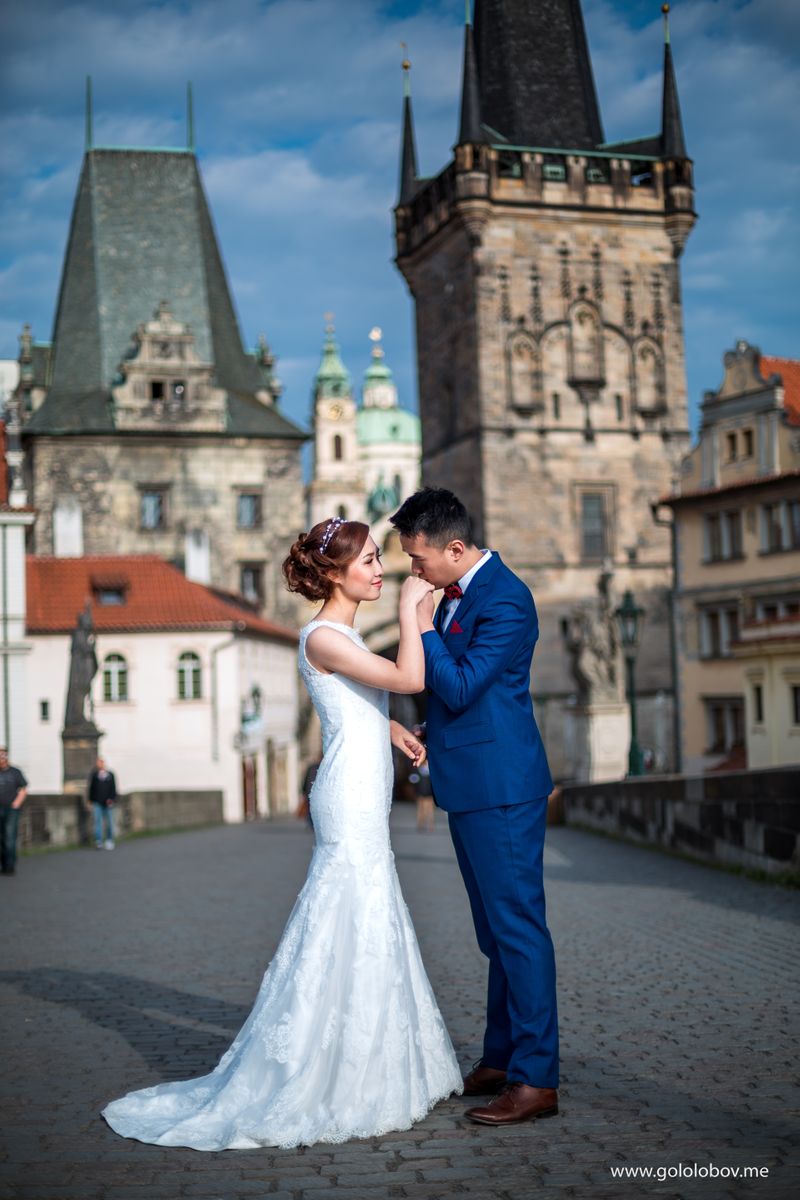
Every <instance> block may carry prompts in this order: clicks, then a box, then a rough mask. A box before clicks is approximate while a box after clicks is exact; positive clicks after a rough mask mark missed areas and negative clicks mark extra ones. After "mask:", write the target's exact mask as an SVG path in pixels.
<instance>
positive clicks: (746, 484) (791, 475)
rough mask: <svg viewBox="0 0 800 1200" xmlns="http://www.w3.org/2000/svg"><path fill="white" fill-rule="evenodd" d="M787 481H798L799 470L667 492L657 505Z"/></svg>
mask: <svg viewBox="0 0 800 1200" xmlns="http://www.w3.org/2000/svg"><path fill="white" fill-rule="evenodd" d="M787 479H800V470H796V471H781V473H780V474H779V475H750V476H748V478H747V479H736V480H734V481H733V482H732V483H724V484H722V485H721V486H719V487H704V488H695V489H694V491H691V492H667V494H666V495H664V496H659V498H658V503H659V504H664V505H668V504H680V503H681V502H682V501H684V500H699V499H700V498H701V497H703V496H722V495H724V494H725V492H735V491H738V490H739V489H740V488H755V487H760V488H764V487H767V486H770V487H772V485H773V484H776V483H784V482H785V481H786V480H787Z"/></svg>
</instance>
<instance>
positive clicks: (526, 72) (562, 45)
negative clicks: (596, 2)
mask: <svg viewBox="0 0 800 1200" xmlns="http://www.w3.org/2000/svg"><path fill="white" fill-rule="evenodd" d="M475 54H476V61H477V74H478V83H479V93H480V114H481V120H482V121H483V123H484V125H485V126H487V127H488V128H489V129H490V130H492V132H493V133H494V134H496V135H497V136H496V138H495V139H494V140H496V141H505V142H510V143H511V144H512V145H516V146H542V147H558V148H568V149H572V150H584V149H585V150H593V149H595V147H597V146H599V145H600V143H601V142H602V141H603V127H602V123H601V121H600V107H599V105H598V103H597V93H596V91H595V86H594V77H593V75H592V64H591V61H590V58H589V47H588V44H587V41H586V30H585V28H584V24H583V15H582V13H581V5H580V0H536V3H535V4H534V3H532V0H476V4H475Z"/></svg>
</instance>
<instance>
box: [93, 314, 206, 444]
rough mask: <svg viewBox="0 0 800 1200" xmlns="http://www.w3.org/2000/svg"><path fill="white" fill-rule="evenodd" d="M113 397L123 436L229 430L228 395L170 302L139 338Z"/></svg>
mask: <svg viewBox="0 0 800 1200" xmlns="http://www.w3.org/2000/svg"><path fill="white" fill-rule="evenodd" d="M111 395H112V403H113V407H114V419H115V425H116V428H117V429H118V430H155V429H163V428H164V427H169V428H172V429H175V430H178V429H180V428H185V429H191V430H192V431H193V432H203V433H218V432H220V431H222V430H224V429H225V424H226V391H225V390H224V389H223V388H220V387H216V386H215V384H214V365H213V363H210V362H203V361H202V359H201V358H200V355H199V354H198V352H197V347H196V345H195V336H194V334H193V332H192V329H191V327H190V326H189V325H187V324H186V323H184V322H181V321H177V320H176V319H175V317H174V316H173V315H172V313H171V311H170V308H169V304H168V302H167V301H166V300H163V301H162V302H161V304H160V305H159V306H158V308H157V309H156V312H155V313H154V314H153V318H152V320H150V321H147V322H144V323H142V324H141V325H139V327H138V328H137V329H136V331H135V332H134V334H133V337H132V342H131V348H130V351H129V353H128V354H127V355H126V357H125V358H124V359H123V361H122V362H121V363H120V366H119V374H118V376H117V382H115V384H114V385H113V386H112V389H111Z"/></svg>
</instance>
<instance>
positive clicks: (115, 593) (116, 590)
mask: <svg viewBox="0 0 800 1200" xmlns="http://www.w3.org/2000/svg"><path fill="white" fill-rule="evenodd" d="M94 598H95V601H96V602H97V603H98V604H102V605H105V606H111V605H114V604H124V603H125V589H124V588H121V587H104V588H98V589H97V590H96V591H95V594H94Z"/></svg>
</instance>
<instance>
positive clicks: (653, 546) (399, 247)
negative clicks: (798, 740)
mask: <svg viewBox="0 0 800 1200" xmlns="http://www.w3.org/2000/svg"><path fill="white" fill-rule="evenodd" d="M663 11H664V50H663V83H662V103H661V114H660V116H661V119H660V129H659V131H658V132H657V133H652V134H651V135H650V136H645V137H641V138H637V139H635V140H631V141H625V142H609V141H607V140H606V137H605V135H604V132H603V126H602V121H601V115H600V107H599V104H598V100H597V95H596V91H595V85H594V79H593V76H592V67H591V60H590V56H589V49H588V43H587V38H586V33H585V30H584V24H583V15H582V12H581V5H580V0H537V2H536V3H535V4H533V3H531V2H530V0H476V4H475V21H474V28H473V25H472V23H471V21H470V19H469V17H468V20H467V23H466V27H465V31H464V58H463V76H462V91H461V106H460V119H459V122H458V126H457V134H456V139H455V145H454V149H453V156H452V158H451V160H450V162H449V163H448V164H447V165H446V166H445V167H444V169H443V170H441V171H439V172H437V173H434V174H432V175H431V174H429V173H428V172H420V171H419V169H418V165H417V152H416V144H415V136H414V125H413V120H412V110H411V97H410V89H409V87H408V78H409V76H408V64H404V66H405V71H406V97H405V101H404V111H403V140H402V152H401V168H400V188H399V196H398V202H397V205H396V208H395V239H396V263H397V266H398V268H399V270H400V271H401V272H402V274H403V276H404V278H405V280H406V282H407V284H408V287H409V290H410V292H411V296H412V298H413V301H414V307H415V314H416V341H417V362H418V378H419V403H420V415H421V419H422V476H423V480H424V482H425V483H428V484H433V485H439V486H445V487H449V488H451V489H452V490H454V491H455V492H456V493H458V494H459V495H460V496H461V497H462V499H463V500H464V502H465V503H466V504H467V506H468V507H469V508H470V510H471V512H472V514H473V516H474V518H475V520H476V524H477V527H478V531H479V537H480V539H481V541H480V544H481V545H483V546H490V547H492V548H494V549H495V550H497V551H498V552H499V553H500V554H501V555H502V557H503V558H504V559H505V561H507V562H508V564H509V565H510V566H511V567H512V568H513V569H514V570H515V571H517V573H518V574H519V575H521V576H522V578H524V579H525V581H526V582H527V583H528V584H529V585H530V587H531V588H532V590H533V593H534V596H535V598H536V604H537V608H538V611H539V617H540V639H539V645H538V647H537V651H536V657H535V660H534V682H533V690H534V695H535V697H536V699H537V703H538V706H539V714H540V717H541V721H542V725H543V727H544V729H545V733H546V741H547V748H548V753H549V754H550V756H551V760H552V762H553V765H554V770H555V771H556V773H557V774H558V775H560V776H562V777H567V776H569V775H570V771H571V769H572V768H571V763H570V753H569V746H568V741H569V739H568V736H567V732H566V730H567V725H568V722H566V721H565V719H564V713H565V711H566V710H567V709H568V707H569V705H570V703H574V702H575V693H576V691H577V688H576V680H575V678H574V677H573V676H572V674H571V669H570V664H569V656H568V654H567V652H566V649H565V633H564V631H565V630H566V628H567V626H568V622H569V620H570V617H571V614H573V612H574V610H575V608H576V606H581V605H592V604H593V603H594V602H595V598H596V595H597V588H598V580H599V578H600V577H601V575H608V574H609V573H610V577H611V578H612V581H613V582H612V588H613V592H614V595H615V597H618V598H620V597H621V594H622V592H623V591H624V590H625V589H627V588H630V589H631V590H632V591H633V592H634V594H635V597H636V599H637V601H638V602H639V603H640V604H641V605H642V606H643V607H644V608H645V609H646V610H647V618H646V620H647V626H646V627H647V630H648V633H647V637H646V638H645V640H644V643H643V645H642V648H641V650H640V655H639V662H638V666H637V683H638V687H639V690H640V692H641V697H640V699H641V703H640V706H639V714H640V720H641V724H642V730H641V733H642V740H643V741H644V742H645V743H646V744H650V745H652V746H655V747H657V748H658V750H659V751H660V752H661V757H660V759H658V761H657V766H660V767H662V768H665V767H667V766H668V765H669V753H668V752H669V749H670V746H671V743H672V737H671V736H670V732H669V730H670V715H669V711H668V710H669V706H670V704H671V697H670V693H671V692H672V688H673V681H672V673H671V668H670V656H669V642H670V633H669V615H668V614H669V607H668V605H669V588H670V583H671V554H670V540H669V531H668V530H667V529H665V528H663V527H661V526H659V525H657V524H656V523H655V522H654V520H653V516H652V514H651V509H650V503H651V501H655V500H657V499H658V498H659V496H660V495H661V494H663V493H665V492H668V491H669V490H670V484H671V480H672V478H673V476H674V475H675V474H676V472H677V471H678V469H679V463H680V460H681V459H682V457H683V455H684V454H685V453H686V451H687V449H688V446H689V420H688V404H687V395H686V375H685V365H684V343H683V312H682V303H681V288H680V265H679V264H680V257H681V254H682V252H683V249H684V246H685V244H686V241H687V238H688V236H689V234H690V232H691V229H692V226H693V224H694V222H695V219H696V215H695V212H694V190H693V179H692V163H691V160H690V158H689V156H688V153H687V150H686V144H685V139H684V132H683V125H682V120H681V112H680V106H679V103H678V91H677V85H676V77H675V71H674V66H673V60H672V50H671V46H670V38H669V27H668V24H667V19H668V18H667V12H668V5H664V6H663ZM654 65H655V64H654ZM652 116H653V126H655V125H656V122H657V119H658V118H657V114H656V113H655V112H654V113H653V114H652Z"/></svg>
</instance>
